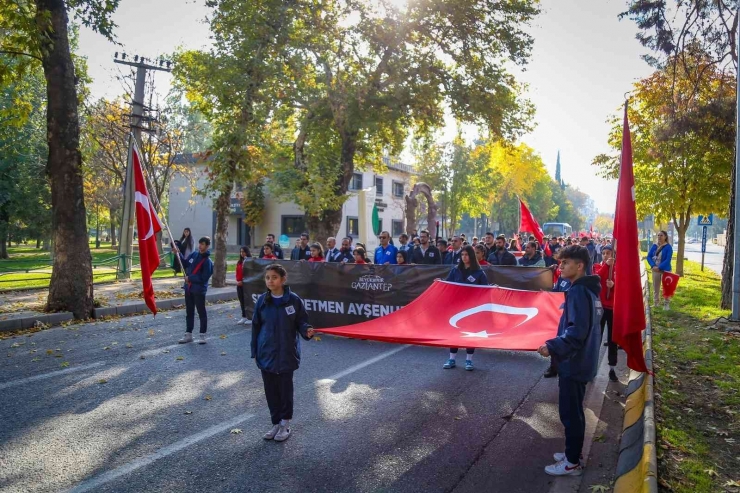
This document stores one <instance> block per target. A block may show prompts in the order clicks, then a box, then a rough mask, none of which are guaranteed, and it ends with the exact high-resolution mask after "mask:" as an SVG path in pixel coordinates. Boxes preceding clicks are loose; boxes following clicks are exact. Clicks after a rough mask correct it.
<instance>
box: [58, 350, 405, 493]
mask: <svg viewBox="0 0 740 493" xmlns="http://www.w3.org/2000/svg"><path fill="white" fill-rule="evenodd" d="M175 346H177V345H175ZM408 347H410V345H404V346H399V347H397V348H394V349H391V350H390V351H386V352H384V353H381V354H379V355H377V356H374V357H372V358H370V359H367V360H365V361H363V362H361V363H358V364H356V365H354V366H351V367H349V368H347V369H346V370H342V371H340V372H339V373H335V374H334V375H332V376H330V377H329V378H326V379H322V380H319V381H318V382H317V383H322V382H327V381H328V382H333V381H336V380H339V379H340V378H342V377H346V376H347V375H350V374H352V373H355V372H356V371H359V370H362V369H363V368H365V367H368V366H370V365H372V364H373V363H377V362H378V361H381V360H383V359H385V358H387V357H389V356H392V355H394V354H396V353H398V352H400V351H403V350H404V349H406V348H408ZM164 349H166V348H160V349H158V351H162V350H164ZM254 416H255V415H254V414H240V415H239V416H237V417H235V418H232V419H230V420H228V421H224V422H222V423H219V424H217V425H214V426H211V427H210V428H208V429H205V430H203V431H201V432H200V433H196V434H195V435H191V436H189V437H185V438H183V439H182V440H180V441H178V442H175V443H173V444H172V445H168V446H166V447H164V448H161V449H160V450H158V451H157V452H155V453H153V454H150V455H148V456H146V457H142V458H140V459H136V460H134V461H132V462H129V463H128V464H124V465H122V466H120V467H117V468H115V469H112V470H110V471H108V472H106V473H103V474H101V475H99V476H96V477H93V478H90V479H88V480H85V481H82V482H81V483H79V484H78V485H77V486H75V487H73V488H70V489H68V490H65V493H83V492H86V491H90V490H93V489H95V488H99V487H100V486H102V485H104V484H106V483H109V482H111V481H114V480H116V479H118V478H120V477H121V476H125V475H126V474H129V473H131V472H133V471H136V470H137V469H140V468H142V467H145V466H148V465H150V464H152V463H154V462H156V461H158V460H159V459H163V458H165V457H167V456H169V455H172V454H174V453H176V452H179V451H180V450H183V449H184V448H187V447H189V446H191V445H194V444H196V443H198V442H200V441H202V440H205V439H206V438H210V437H212V436H213V435H216V434H218V433H221V432H223V431H225V430H228V429H229V428H232V427H233V426H235V425H237V424H239V423H241V422H243V421H246V420H248V419H251V418H253V417H254Z"/></svg>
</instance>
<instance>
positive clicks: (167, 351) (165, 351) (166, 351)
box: [162, 349, 170, 354]
mask: <svg viewBox="0 0 740 493" xmlns="http://www.w3.org/2000/svg"><path fill="white" fill-rule="evenodd" d="M162 352H163V353H164V354H167V353H169V352H170V350H169V349H165V350H164V351H162Z"/></svg>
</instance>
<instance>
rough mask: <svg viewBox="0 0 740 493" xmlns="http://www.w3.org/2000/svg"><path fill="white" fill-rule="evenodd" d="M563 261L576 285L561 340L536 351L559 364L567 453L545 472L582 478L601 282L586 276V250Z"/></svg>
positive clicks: (567, 253)
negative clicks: (586, 400)
mask: <svg viewBox="0 0 740 493" xmlns="http://www.w3.org/2000/svg"><path fill="white" fill-rule="evenodd" d="M560 259H561V264H560V271H561V273H562V274H561V275H562V276H563V277H564V278H565V279H569V280H570V281H571V283H572V284H571V286H570V289H569V290H568V291H567V292H566V293H565V304H564V308H563V314H562V315H561V317H560V325H559V326H558V335H557V337H555V338H554V339H550V340H549V341H546V342H545V344H544V345H542V346H540V348H539V350H538V352H539V353H540V354H541V355H542V356H544V357H547V356H552V357H553V359H554V360H555V361H556V362H557V368H558V375H559V377H560V379H559V382H558V384H559V385H558V386H559V388H560V395H559V399H558V407H559V411H560V421H561V422H562V423H563V426H564V427H565V453H562V452H558V453H556V454H555V455H554V456H553V457H554V459H555V461H556V463H555V464H552V465H549V466H547V467H546V468H545V472H546V473H547V474H550V475H552V476H566V475H574V476H579V475H581V474H582V473H583V469H582V467H581V463H580V460H581V451H582V449H583V440H584V435H585V433H586V418H585V415H584V413H583V398H584V395H585V393H586V384H587V383H588V382H590V381H591V380H593V378H594V377H595V376H596V370H597V367H598V363H599V346H600V345H601V330H600V327H599V324H600V323H601V316H602V313H603V310H602V307H601V301H600V300H599V291H600V290H601V280H600V279H599V276H591V275H587V274H586V270H587V268H588V266H589V263H590V261H591V258H590V255H589V252H588V250H587V249H586V248H585V247H581V246H577V245H573V246H570V247H567V248H565V249H564V250H562V252H561V254H560Z"/></svg>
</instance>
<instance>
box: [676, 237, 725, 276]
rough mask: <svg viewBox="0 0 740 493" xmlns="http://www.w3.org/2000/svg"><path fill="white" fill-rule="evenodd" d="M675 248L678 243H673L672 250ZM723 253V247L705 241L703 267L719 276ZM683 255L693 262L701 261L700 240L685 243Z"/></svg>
mask: <svg viewBox="0 0 740 493" xmlns="http://www.w3.org/2000/svg"><path fill="white" fill-rule="evenodd" d="M677 250H678V245H674V251H677ZM724 255H725V249H724V248H723V247H718V246H717V245H715V244H713V243H707V253H706V254H705V256H704V268H705V269H710V270H713V271H714V272H716V273H717V274H719V275H720V276H721V275H722V265H723V263H724ZM684 257H685V258H687V259H689V260H691V261H693V262H699V263H701V242H698V243H687V244H686V250H685V251H684ZM674 264H675V261H674Z"/></svg>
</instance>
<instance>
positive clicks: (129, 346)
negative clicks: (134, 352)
mask: <svg viewBox="0 0 740 493" xmlns="http://www.w3.org/2000/svg"><path fill="white" fill-rule="evenodd" d="M126 347H127V348H129V349H131V348H132V347H134V345H133V344H131V343H128V344H126Z"/></svg>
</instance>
